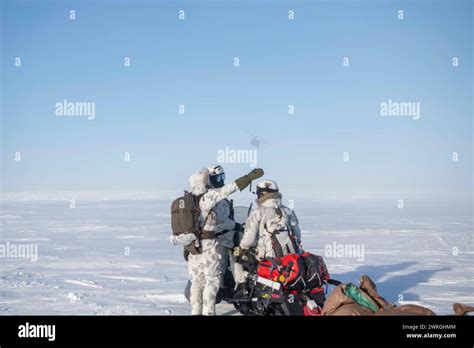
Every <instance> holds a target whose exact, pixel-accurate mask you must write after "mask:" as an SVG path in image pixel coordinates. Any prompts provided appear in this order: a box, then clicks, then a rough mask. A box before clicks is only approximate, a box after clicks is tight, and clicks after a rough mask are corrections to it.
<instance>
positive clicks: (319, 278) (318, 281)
mask: <svg viewBox="0 0 474 348" xmlns="http://www.w3.org/2000/svg"><path fill="white" fill-rule="evenodd" d="M301 257H302V258H303V259H304V262H305V265H306V274H305V277H304V280H305V283H306V288H308V289H315V288H320V287H322V286H323V284H324V283H325V282H327V281H328V280H329V279H330V277H329V272H328V269H327V267H326V263H325V262H324V260H323V258H322V257H321V256H318V255H314V254H311V253H308V252H305V253H303V254H301Z"/></svg>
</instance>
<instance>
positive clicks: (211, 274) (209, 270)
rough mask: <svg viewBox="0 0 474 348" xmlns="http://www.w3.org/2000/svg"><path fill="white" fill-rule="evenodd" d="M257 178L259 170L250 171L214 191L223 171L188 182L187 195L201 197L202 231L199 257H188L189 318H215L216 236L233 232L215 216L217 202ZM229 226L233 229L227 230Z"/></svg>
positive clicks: (203, 173)
mask: <svg viewBox="0 0 474 348" xmlns="http://www.w3.org/2000/svg"><path fill="white" fill-rule="evenodd" d="M261 176H263V170H262V169H259V168H258V169H254V170H252V171H251V172H250V173H249V174H247V175H244V176H243V177H241V178H239V179H237V180H235V181H234V182H232V183H230V184H228V185H223V186H221V187H218V188H215V189H211V188H212V187H213V182H214V184H215V183H218V182H219V181H222V183H223V182H224V179H225V175H224V174H223V171H222V174H220V175H209V170H208V169H203V170H201V171H200V172H198V173H195V174H193V175H192V176H191V177H190V178H189V183H190V186H191V192H192V193H193V194H194V195H196V196H201V198H200V200H199V208H200V210H201V215H200V226H201V229H202V233H201V236H202V237H201V240H200V244H201V249H202V253H200V254H194V255H193V254H190V255H189V258H188V271H189V275H190V277H191V282H192V285H191V293H190V302H191V307H192V310H191V314H192V315H215V313H216V296H217V292H218V290H219V286H220V283H221V273H222V272H221V263H220V262H221V258H222V253H221V252H220V250H219V242H218V240H217V238H216V233H218V232H220V231H222V230H223V229H225V228H224V227H233V228H235V222H233V223H231V222H230V221H227V220H226V219H224V221H223V219H222V214H221V213H217V214H216V209H217V212H219V210H222V207H220V208H219V202H221V201H223V200H224V199H226V198H227V197H228V196H229V195H231V194H232V193H234V192H236V191H237V190H240V191H242V190H243V189H245V188H246V187H247V186H248V185H250V183H251V182H252V181H253V180H255V179H258V178H260V177H261ZM211 180H213V182H211ZM231 221H232V220H231ZM226 224H228V225H226ZM231 224H233V226H230V225H231Z"/></svg>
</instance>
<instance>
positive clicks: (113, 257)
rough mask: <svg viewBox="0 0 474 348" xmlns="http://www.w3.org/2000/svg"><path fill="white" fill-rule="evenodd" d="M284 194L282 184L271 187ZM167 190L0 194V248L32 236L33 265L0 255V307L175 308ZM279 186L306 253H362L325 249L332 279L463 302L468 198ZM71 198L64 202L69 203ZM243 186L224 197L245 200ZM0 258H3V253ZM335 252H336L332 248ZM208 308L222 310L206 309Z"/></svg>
mask: <svg viewBox="0 0 474 348" xmlns="http://www.w3.org/2000/svg"><path fill="white" fill-rule="evenodd" d="M283 193H284V194H285V192H283ZM179 194H180V192H179V191H151V192H150V191H147V192H145V191H128V192H122V191H121V192H36V193H34V192H31V193H6V194H3V196H2V198H1V206H0V207H1V211H0V221H1V229H0V242H1V244H2V245H4V246H5V245H7V243H9V244H10V245H25V244H32V245H36V246H37V247H38V259H37V260H36V261H32V260H26V259H18V258H14V257H11V255H10V257H2V258H0V313H1V314H2V315H29V314H31V315H40V314H48V315H60V314H68V315H70V314H72V315H83V314H99V315H125V314H144V315H183V314H189V313H190V306H189V304H188V303H187V302H186V300H185V298H184V296H183V289H184V287H185V284H186V281H187V278H188V276H187V269H186V264H185V261H184V260H183V258H182V250H181V248H180V247H172V246H171V245H170V243H169V241H168V237H169V234H170V221H169V220H170V217H169V205H170V202H171V200H172V199H173V198H175V197H176V196H177V195H179ZM346 196H348V197H351V199H345V198H343V197H339V196H337V195H326V196H325V197H322V196H319V195H309V194H301V193H286V195H285V196H284V199H285V201H286V202H287V201H288V199H292V200H293V201H294V206H295V211H296V213H297V215H298V217H299V220H300V224H301V227H302V230H303V244H304V246H305V248H306V249H307V250H308V251H311V252H313V253H316V254H319V255H323V256H325V252H326V251H327V250H325V248H327V246H328V245H331V246H333V245H334V243H336V246H337V245H348V244H351V245H352V244H355V245H357V246H359V247H363V248H364V254H363V257H360V256H361V255H359V257H358V258H352V257H329V256H331V255H326V256H325V259H326V263H327V264H328V268H329V271H330V273H331V275H332V277H333V278H335V279H339V280H342V281H352V282H355V283H357V284H358V278H359V277H360V276H361V275H362V274H367V275H369V276H370V277H372V279H373V280H374V281H375V282H376V283H377V285H378V288H379V292H380V293H381V294H382V295H383V296H384V297H386V298H387V299H389V300H391V301H393V302H397V301H398V300H399V299H402V298H403V301H404V302H405V303H417V304H421V305H424V306H427V307H429V308H431V309H433V310H434V311H436V312H437V313H438V314H451V313H452V310H451V306H452V304H453V303H454V302H464V303H469V304H471V305H473V304H474V262H473V261H474V253H473V238H472V237H473V236H472V234H473V220H472V205H471V203H470V200H469V198H467V199H465V200H462V199H459V198H457V197H453V198H451V199H437V198H435V197H423V199H419V198H416V195H414V196H413V197H410V196H409V195H408V196H407V195H405V196H403V197H405V199H404V202H403V203H404V206H403V208H402V209H400V208H398V207H397V204H398V197H396V196H384V195H380V196H373V197H365V196H360V195H359V196H358V195H347V194H346ZM70 200H75V208H71V207H70V204H71V203H70ZM250 201H251V197H250V196H249V195H248V194H243V195H239V196H238V197H236V202H237V204H239V205H241V204H248V203H250ZM4 256H5V255H4ZM332 256H337V255H332ZM218 313H219V314H233V313H234V311H232V306H230V305H228V304H220V305H218Z"/></svg>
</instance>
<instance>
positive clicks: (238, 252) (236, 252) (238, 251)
mask: <svg viewBox="0 0 474 348" xmlns="http://www.w3.org/2000/svg"><path fill="white" fill-rule="evenodd" d="M244 253H245V250H244V249H242V248H241V247H240V246H236V247H235V248H234V249H232V258H233V259H234V262H240V260H241V258H242V255H243V254H244Z"/></svg>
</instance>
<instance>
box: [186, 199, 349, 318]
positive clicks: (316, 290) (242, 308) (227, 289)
mask: <svg viewBox="0 0 474 348" xmlns="http://www.w3.org/2000/svg"><path fill="white" fill-rule="evenodd" d="M250 209H251V207H250V208H248V207H234V220H235V221H236V222H239V223H241V224H244V223H245V221H246V218H247V216H248V214H249V212H250ZM240 238H241V236H240ZM239 262H240V263H241V264H242V265H243V266H244V269H245V271H247V272H248V276H247V284H246V288H247V289H248V293H247V294H246V295H245V296H242V294H240V293H238V292H237V291H236V289H235V282H234V278H233V276H232V273H231V271H230V268H227V269H226V273H225V274H224V289H221V291H220V292H219V294H218V296H217V301H216V302H217V303H219V302H221V301H225V302H228V303H231V304H233V305H234V307H235V308H236V309H237V310H238V311H239V312H240V313H241V314H243V315H320V314H321V311H322V307H323V306H324V302H325V300H326V293H327V290H328V287H329V286H330V285H336V286H337V285H339V284H340V282H339V281H337V280H334V279H331V278H330V276H329V272H328V270H327V267H326V265H325V263H324V260H323V258H322V257H320V256H317V255H313V254H311V253H307V252H304V253H301V254H288V255H285V256H283V257H281V258H271V259H266V260H261V261H259V260H257V258H256V257H255V255H254V254H253V253H252V252H251V251H248V252H247V253H246V254H244V255H243V256H242V259H241V260H239ZM190 289H191V282H190V281H188V284H187V286H186V289H185V296H186V298H187V299H188V301H189V298H190Z"/></svg>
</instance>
